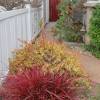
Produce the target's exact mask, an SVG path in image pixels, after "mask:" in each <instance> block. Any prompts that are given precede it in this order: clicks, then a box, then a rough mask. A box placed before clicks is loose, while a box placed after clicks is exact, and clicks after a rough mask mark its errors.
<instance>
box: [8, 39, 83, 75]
mask: <svg viewBox="0 0 100 100" xmlns="http://www.w3.org/2000/svg"><path fill="white" fill-rule="evenodd" d="M32 65H38V66H39V65H40V66H41V65H42V66H43V67H42V69H43V70H44V71H48V70H49V71H51V72H57V71H60V72H63V71H66V70H68V71H70V72H71V74H72V75H75V76H80V75H84V72H83V70H82V69H81V65H80V64H79V62H78V60H77V59H76V57H74V56H73V54H72V52H71V51H69V50H68V49H67V48H66V47H65V46H64V45H61V44H60V43H57V42H54V41H53V42H51V41H48V40H44V41H41V39H38V40H37V41H35V42H34V43H29V44H26V46H25V47H24V48H22V49H19V50H17V51H16V52H15V56H14V57H13V59H10V73H13V74H14V73H17V72H20V71H23V70H28V69H31V68H32Z"/></svg>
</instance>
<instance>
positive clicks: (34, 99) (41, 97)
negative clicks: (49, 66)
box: [0, 67, 77, 100]
mask: <svg viewBox="0 0 100 100" xmlns="http://www.w3.org/2000/svg"><path fill="white" fill-rule="evenodd" d="M76 80H77V78H75V77H72V76H70V73H69V72H68V71H66V72H65V73H63V74H61V73H50V72H47V73H44V72H43V71H42V70H40V69H38V68H35V67H34V68H33V69H32V70H28V71H25V72H22V73H17V74H16V75H11V76H10V75H9V76H8V77H7V79H6V80H5V82H4V84H3V86H2V90H1V91H0V92H2V95H1V96H2V99H3V100H77V99H76V97H77V92H76V91H77V87H76V85H75V82H76Z"/></svg>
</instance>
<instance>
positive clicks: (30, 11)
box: [25, 2, 33, 41]
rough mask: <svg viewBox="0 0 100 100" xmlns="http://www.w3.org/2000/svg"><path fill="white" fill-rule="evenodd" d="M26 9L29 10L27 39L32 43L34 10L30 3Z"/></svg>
mask: <svg viewBox="0 0 100 100" xmlns="http://www.w3.org/2000/svg"><path fill="white" fill-rule="evenodd" d="M25 7H26V8H27V9H28V15H27V18H28V19H27V28H28V33H27V35H28V36H27V38H28V41H30V40H31V39H32V34H33V31H32V30H33V27H32V26H33V25H32V22H33V21H32V9H31V3H30V2H28V3H27V4H26V5H25Z"/></svg>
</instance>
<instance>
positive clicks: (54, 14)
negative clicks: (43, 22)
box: [49, 0, 59, 21]
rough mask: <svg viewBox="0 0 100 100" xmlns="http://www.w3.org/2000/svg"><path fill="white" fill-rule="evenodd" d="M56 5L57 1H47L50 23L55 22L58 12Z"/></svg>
mask: <svg viewBox="0 0 100 100" xmlns="http://www.w3.org/2000/svg"><path fill="white" fill-rule="evenodd" d="M58 3H59V0H49V4H50V5H49V7H50V8H49V10H50V11H49V12H50V21H57V19H58V10H57V5H58Z"/></svg>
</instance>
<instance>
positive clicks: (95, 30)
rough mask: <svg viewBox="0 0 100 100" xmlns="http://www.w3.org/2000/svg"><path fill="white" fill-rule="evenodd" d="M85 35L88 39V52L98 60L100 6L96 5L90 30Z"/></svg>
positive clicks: (99, 49) (99, 47) (99, 51)
mask: <svg viewBox="0 0 100 100" xmlns="http://www.w3.org/2000/svg"><path fill="white" fill-rule="evenodd" d="M87 34H88V35H89V37H90V45H89V46H88V50H89V51H91V52H92V53H93V54H94V55H95V56H96V57H98V58H100V5H97V6H96V8H95V9H94V10H93V14H92V18H91V20H90V28H89V32H88V33H87Z"/></svg>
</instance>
